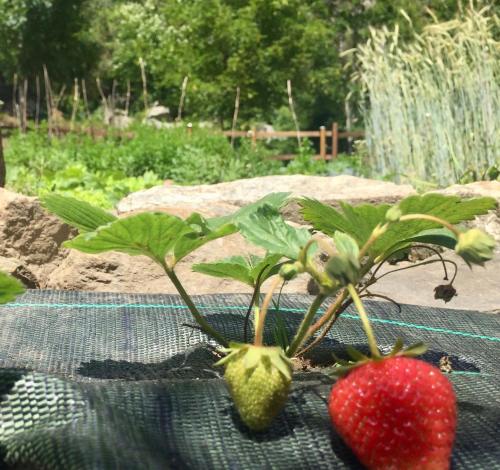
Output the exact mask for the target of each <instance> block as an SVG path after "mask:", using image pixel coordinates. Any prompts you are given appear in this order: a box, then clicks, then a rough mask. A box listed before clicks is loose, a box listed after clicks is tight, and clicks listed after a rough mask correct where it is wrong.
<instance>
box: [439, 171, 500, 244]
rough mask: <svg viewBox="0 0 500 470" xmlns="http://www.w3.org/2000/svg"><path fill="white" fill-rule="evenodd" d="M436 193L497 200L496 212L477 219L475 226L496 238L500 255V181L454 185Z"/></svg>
mask: <svg viewBox="0 0 500 470" xmlns="http://www.w3.org/2000/svg"><path fill="white" fill-rule="evenodd" d="M436 192H439V193H442V194H448V195H450V196H451V195H453V196H460V197H463V198H467V197H483V196H489V197H493V198H495V199H496V200H497V202H498V203H499V205H498V207H497V209H496V211H491V212H490V213H489V214H487V215H483V216H479V217H476V219H475V220H474V222H473V225H474V226H475V227H478V228H480V229H482V230H484V231H486V232H488V233H489V234H490V235H492V236H493V238H495V240H496V242H497V246H496V250H497V252H498V253H500V181H476V182H475V183H469V184H464V185H460V184H454V185H453V186H450V187H449V188H446V189H442V190H440V191H436ZM471 224H472V223H471ZM471 224H469V225H471Z"/></svg>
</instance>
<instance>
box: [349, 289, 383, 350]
mask: <svg viewBox="0 0 500 470" xmlns="http://www.w3.org/2000/svg"><path fill="white" fill-rule="evenodd" d="M347 290H348V291H349V295H350V296H351V298H352V300H353V302H354V305H355V306H356V309H357V310H358V313H359V316H360V318H361V323H362V324H363V329H364V330H365V333H366V336H367V338H368V346H369V347H370V352H371V355H372V357H374V358H380V352H379V350H378V347H377V341H376V340H375V335H374V334H373V330H372V326H371V325H370V320H369V319H368V314H367V313H366V310H365V306H364V305H363V302H362V301H361V299H360V298H359V295H358V293H357V292H356V288H355V287H354V286H353V285H352V284H349V285H348V286H347Z"/></svg>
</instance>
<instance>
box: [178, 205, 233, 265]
mask: <svg viewBox="0 0 500 470" xmlns="http://www.w3.org/2000/svg"><path fill="white" fill-rule="evenodd" d="M195 221H196V222H195ZM185 222H186V223H188V224H189V228H190V229H191V230H190V231H188V232H186V233H184V234H183V235H182V236H181V237H180V238H179V240H178V241H177V242H176V243H175V247H174V260H173V263H174V264H175V263H177V262H178V261H180V260H181V259H182V258H184V257H185V256H186V255H188V254H189V253H191V252H192V251H194V250H196V249H197V248H199V247H200V246H203V245H204V244H205V243H208V242H210V241H212V240H216V239H217V238H221V237H225V236H227V235H231V234H232V233H235V232H237V231H238V228H237V227H236V226H235V225H233V224H223V225H220V226H218V227H217V228H215V229H214V230H212V229H211V228H210V219H204V218H203V217H202V216H201V215H199V214H196V213H195V214H191V216H189V217H188V218H187V219H186V221H185Z"/></svg>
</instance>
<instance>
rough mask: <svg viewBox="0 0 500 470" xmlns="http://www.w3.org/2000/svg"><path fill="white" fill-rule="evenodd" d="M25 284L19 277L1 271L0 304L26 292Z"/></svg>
mask: <svg viewBox="0 0 500 470" xmlns="http://www.w3.org/2000/svg"><path fill="white" fill-rule="evenodd" d="M24 290H25V289H24V286H23V285H22V284H21V282H19V281H18V280H17V279H15V278H13V277H12V276H9V275H8V274H6V273H4V272H0V304H6V303H7V302H10V301H12V300H14V299H15V298H16V297H17V296H18V295H21V294H22V293H24Z"/></svg>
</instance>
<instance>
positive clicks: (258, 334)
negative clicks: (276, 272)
mask: <svg viewBox="0 0 500 470" xmlns="http://www.w3.org/2000/svg"><path fill="white" fill-rule="evenodd" d="M282 281H283V278H282V277H281V276H277V277H276V279H275V280H274V282H273V283H272V284H271V287H270V288H269V290H268V291H267V294H266V296H265V297H264V301H263V302H262V308H261V309H260V312H259V311H258V310H256V312H255V313H256V317H257V321H256V326H255V339H254V343H253V344H254V345H255V346H262V342H263V338H264V324H265V323H266V315H267V310H268V308H269V304H270V303H271V300H272V298H273V294H274V291H275V290H276V289H277V287H278V286H279V284H280V283H281V282H282Z"/></svg>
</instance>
